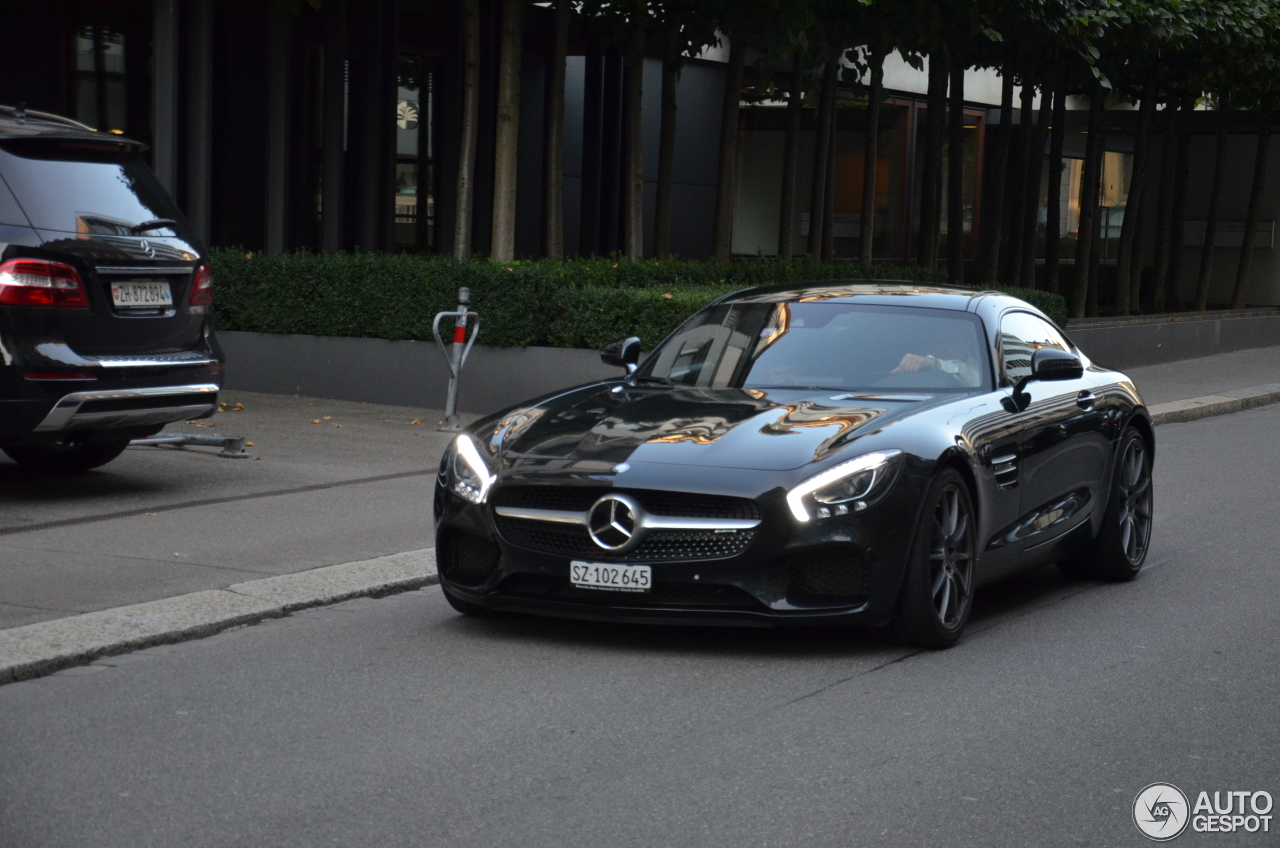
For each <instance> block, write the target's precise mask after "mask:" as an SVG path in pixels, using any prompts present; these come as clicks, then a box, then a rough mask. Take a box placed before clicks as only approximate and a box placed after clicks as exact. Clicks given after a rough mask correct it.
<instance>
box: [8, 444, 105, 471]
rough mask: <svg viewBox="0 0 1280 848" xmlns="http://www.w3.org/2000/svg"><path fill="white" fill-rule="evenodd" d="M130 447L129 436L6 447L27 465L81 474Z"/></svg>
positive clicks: (33, 468)
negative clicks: (103, 439) (125, 437)
mask: <svg viewBox="0 0 1280 848" xmlns="http://www.w3.org/2000/svg"><path fill="white" fill-rule="evenodd" d="M127 447H129V440H128V439H114V440H112V441H109V442H60V443H59V442H56V443H53V444H48V445H20V446H13V447H7V448H4V449H3V450H4V452H5V453H6V454H8V455H9V458H10V459H12V460H13V461H14V462H16V463H18V464H19V465H21V466H22V467H24V468H29V469H31V470H32V471H42V472H45V473H53V474H78V473H80V472H83V471H88V470H90V469H92V468H97V467H98V466H100V465H106V464H107V463H108V462H110V461H111V460H113V459H115V458H116V457H117V456H119V455H120V454H122V453H124V449H125V448H127Z"/></svg>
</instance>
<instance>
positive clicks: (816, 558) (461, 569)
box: [436, 475, 920, 627]
mask: <svg viewBox="0 0 1280 848" xmlns="http://www.w3.org/2000/svg"><path fill="white" fill-rule="evenodd" d="M606 491H610V489H607V488H602V489H601V490H600V493H601V494H604V493H605V492H606ZM614 491H626V490H614ZM919 497H920V492H919V491H918V488H917V486H916V485H915V483H914V482H913V481H912V480H910V479H908V477H907V475H903V478H902V479H900V480H899V482H898V484H897V486H896V487H895V489H894V491H893V492H892V493H890V495H889V496H888V497H887V498H886V499H885V500H884V501H883V502H881V503H880V504H879V505H877V506H875V507H873V508H872V509H871V510H869V511H868V512H866V513H862V514H860V515H847V516H839V517H836V516H833V517H831V518H829V519H825V520H815V521H811V522H807V523H800V522H797V521H795V519H794V518H792V517H791V515H790V512H789V510H788V509H787V507H786V504H785V501H784V500H783V498H782V492H781V490H780V489H777V488H775V489H773V490H772V491H770V492H764V493H755V494H754V496H753V497H752V499H753V500H755V502H756V503H757V505H758V506H759V509H760V515H761V522H760V525H759V527H758V528H757V530H756V532H755V533H754V535H753V536H752V538H751V540H750V542H749V544H747V545H746V547H745V549H742V550H741V551H740V552H738V553H735V554H733V555H731V556H720V557H715V556H710V557H707V556H704V557H694V558H687V559H674V558H673V559H652V560H649V559H637V558H636V557H634V556H633V557H611V556H609V555H608V554H607V552H605V551H603V550H601V551H600V552H599V555H597V556H593V557H585V556H581V555H566V554H562V553H561V554H557V553H551V552H548V551H546V550H536V549H533V546H532V545H530V543H529V542H528V540H527V538H524V539H521V544H516V543H514V542H513V539H512V538H511V534H510V532H509V531H508V533H507V534H506V535H504V533H502V532H500V529H499V524H498V523H497V521H496V520H495V515H494V509H493V507H492V506H491V505H489V504H485V505H480V506H477V505H474V504H471V503H469V502H467V501H465V500H463V499H462V498H460V497H458V496H456V495H454V494H452V493H451V492H450V491H449V490H448V489H447V488H446V487H445V486H444V485H443V483H442V482H439V481H438V482H437V486H436V527H437V540H436V544H437V547H436V550H437V561H438V563H439V567H440V581H441V584H442V586H443V588H444V589H445V590H446V591H448V592H449V593H450V594H451V595H453V596H455V597H457V598H459V599H461V600H463V601H466V602H468V603H471V604H474V605H477V606H481V607H484V608H486V609H492V610H497V611H505V612H517V613H528V614H534V615H546V616H554V617H561V618H575V619H585V620H593V621H613V622H631V623H673V624H688V625H729V626H746V627H779V626H804V625H819V624H822V625H828V624H852V625H866V626H875V625H880V624H883V623H885V622H887V621H888V620H889V619H890V618H891V617H892V615H893V611H894V608H895V607H896V603H897V598H898V592H899V589H900V588H901V585H902V577H903V572H904V568H905V563H906V562H907V558H908V554H909V547H910V539H911V538H912V530H913V528H914V525H915V521H916V516H917V513H918V505H919ZM486 552H487V553H486ZM486 557H487V558H488V559H485V558H486ZM581 560H586V561H592V562H610V563H623V562H625V563H628V564H637V563H639V564H645V565H649V566H650V567H651V568H652V574H653V588H652V590H651V591H650V592H648V593H631V592H613V591H608V590H593V589H581V588H577V587H574V586H573V585H572V584H571V583H570V581H569V570H570V563H571V562H573V561H581ZM477 562H479V563H480V566H479V567H477V565H476V563H477Z"/></svg>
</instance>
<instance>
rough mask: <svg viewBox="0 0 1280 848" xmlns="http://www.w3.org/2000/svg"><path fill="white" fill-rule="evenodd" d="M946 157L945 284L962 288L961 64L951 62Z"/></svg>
mask: <svg viewBox="0 0 1280 848" xmlns="http://www.w3.org/2000/svg"><path fill="white" fill-rule="evenodd" d="M949 70H950V73H951V109H950V113H949V115H948V118H949V119H950V125H949V127H948V140H947V145H948V147H949V149H948V151H947V154H948V160H947V167H948V174H947V280H948V281H949V282H950V283H951V284H952V285H957V286H961V285H964V70H965V67H964V62H963V61H962V60H959V59H955V60H953V61H952V62H951V67H950V69H949Z"/></svg>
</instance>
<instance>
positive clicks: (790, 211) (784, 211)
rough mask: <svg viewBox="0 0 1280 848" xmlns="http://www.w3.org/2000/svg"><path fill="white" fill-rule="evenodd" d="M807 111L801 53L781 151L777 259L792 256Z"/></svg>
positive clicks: (793, 64)
mask: <svg viewBox="0 0 1280 848" xmlns="http://www.w3.org/2000/svg"><path fill="white" fill-rule="evenodd" d="M803 111H804V74H803V72H802V68H801V65H800V53H799V51H797V52H796V56H795V59H793V60H792V62H791V92H790V94H789V95H788V97H787V137H786V142H785V145H784V147H783V151H782V208H781V209H780V210H779V213H778V258H780V259H790V258H791V255H792V254H793V253H794V252H795V250H794V247H793V242H794V232H795V210H796V167H797V165H798V161H799V154H800V118H801V116H802V114H803Z"/></svg>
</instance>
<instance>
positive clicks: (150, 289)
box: [111, 281, 173, 309]
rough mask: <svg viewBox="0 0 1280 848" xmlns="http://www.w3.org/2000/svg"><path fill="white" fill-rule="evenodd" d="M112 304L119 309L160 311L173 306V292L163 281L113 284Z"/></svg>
mask: <svg viewBox="0 0 1280 848" xmlns="http://www.w3.org/2000/svg"><path fill="white" fill-rule="evenodd" d="M111 302H112V303H114V304H115V305H116V308H118V309H159V308H162V307H167V306H173V292H172V291H171V290H170V289H169V284H168V283H167V282H163V281H160V282H154V283H152V282H145V283H143V282H121V283H112V284H111Z"/></svg>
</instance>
